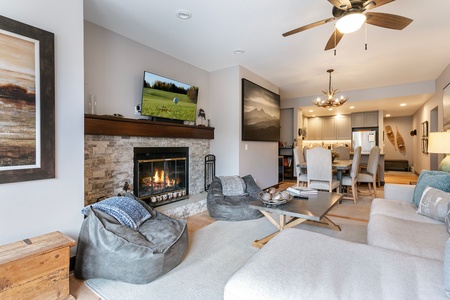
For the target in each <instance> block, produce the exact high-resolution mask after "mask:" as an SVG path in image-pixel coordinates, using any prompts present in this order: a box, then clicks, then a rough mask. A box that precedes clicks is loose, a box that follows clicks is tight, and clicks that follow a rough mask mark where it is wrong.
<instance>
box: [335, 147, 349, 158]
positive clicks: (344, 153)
mask: <svg viewBox="0 0 450 300" xmlns="http://www.w3.org/2000/svg"><path fill="white" fill-rule="evenodd" d="M333 151H334V152H336V153H337V154H339V157H338V159H350V148H349V147H345V146H338V147H336V148H333Z"/></svg>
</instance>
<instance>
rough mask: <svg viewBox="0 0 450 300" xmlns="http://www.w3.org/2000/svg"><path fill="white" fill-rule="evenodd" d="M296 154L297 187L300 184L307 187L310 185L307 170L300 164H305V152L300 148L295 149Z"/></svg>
mask: <svg viewBox="0 0 450 300" xmlns="http://www.w3.org/2000/svg"><path fill="white" fill-rule="evenodd" d="M293 153H294V163H295V166H296V170H297V186H300V184H301V185H302V186H303V185H306V184H307V183H308V176H307V175H306V172H305V169H302V168H300V166H299V165H298V164H305V163H306V161H305V156H303V150H302V149H301V148H299V147H295V148H294V149H293Z"/></svg>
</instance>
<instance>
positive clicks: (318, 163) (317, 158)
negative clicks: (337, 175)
mask: <svg viewBox="0 0 450 300" xmlns="http://www.w3.org/2000/svg"><path fill="white" fill-rule="evenodd" d="M306 160H307V162H308V172H307V176H308V187H309V188H312V189H317V190H326V191H329V192H332V191H333V190H338V189H339V181H338V180H335V179H333V166H332V161H331V150H328V149H325V148H321V147H316V148H312V149H309V150H308V152H307V155H306Z"/></svg>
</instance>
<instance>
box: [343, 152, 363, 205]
mask: <svg viewBox="0 0 450 300" xmlns="http://www.w3.org/2000/svg"><path fill="white" fill-rule="evenodd" d="M360 161H361V146H358V147H356V148H355V151H354V153H353V160H352V168H351V169H350V174H349V175H344V176H342V186H345V187H346V188H347V194H348V188H349V187H350V188H351V190H352V197H349V196H347V195H346V196H344V199H350V200H353V202H354V203H355V204H356V202H357V201H358V190H357V188H356V184H357V176H358V172H359V163H360Z"/></svg>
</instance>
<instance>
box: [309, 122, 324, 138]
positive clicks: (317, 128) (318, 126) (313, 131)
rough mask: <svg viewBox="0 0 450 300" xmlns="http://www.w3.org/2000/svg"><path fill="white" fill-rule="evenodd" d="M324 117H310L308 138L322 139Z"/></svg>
mask: <svg viewBox="0 0 450 300" xmlns="http://www.w3.org/2000/svg"><path fill="white" fill-rule="evenodd" d="M322 127H323V125H322V118H308V132H307V134H308V135H307V137H306V139H308V140H322Z"/></svg>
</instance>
